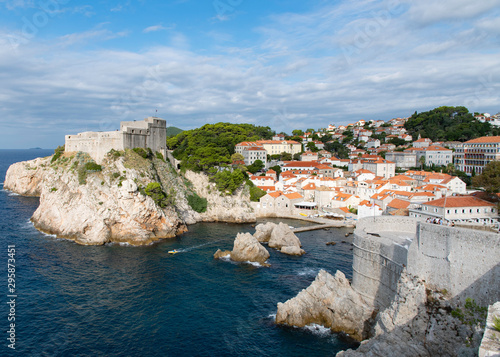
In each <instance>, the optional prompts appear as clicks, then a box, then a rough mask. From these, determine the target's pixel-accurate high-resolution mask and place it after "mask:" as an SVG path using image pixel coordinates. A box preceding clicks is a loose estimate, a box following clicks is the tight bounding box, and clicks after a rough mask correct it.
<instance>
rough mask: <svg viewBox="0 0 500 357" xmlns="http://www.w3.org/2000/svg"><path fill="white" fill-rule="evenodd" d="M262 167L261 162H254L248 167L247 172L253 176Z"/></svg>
mask: <svg viewBox="0 0 500 357" xmlns="http://www.w3.org/2000/svg"><path fill="white" fill-rule="evenodd" d="M264 166H265V165H264V163H263V162H262V160H255V161H254V163H253V164H252V165H250V166H248V171H250V172H251V173H252V174H255V173H256V172H257V171H260V170H262V169H263V168H264Z"/></svg>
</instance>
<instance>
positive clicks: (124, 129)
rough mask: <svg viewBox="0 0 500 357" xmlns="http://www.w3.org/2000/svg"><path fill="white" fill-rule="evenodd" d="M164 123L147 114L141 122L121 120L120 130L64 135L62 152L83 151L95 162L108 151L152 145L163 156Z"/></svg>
mask: <svg viewBox="0 0 500 357" xmlns="http://www.w3.org/2000/svg"><path fill="white" fill-rule="evenodd" d="M166 125H167V122H166V121H165V120H163V119H159V118H154V117H149V118H146V119H144V120H141V121H129V122H121V123H120V131H107V132H90V131H89V132H85V133H79V134H77V135H66V137H65V151H67V152H78V151H82V152H86V153H88V154H89V155H90V156H91V157H92V158H93V159H94V160H95V161H96V162H97V163H98V164H100V163H102V161H103V159H104V157H105V156H106V154H107V153H108V152H109V151H110V150H111V149H114V150H125V149H133V148H136V147H141V148H151V150H152V151H153V152H155V151H158V152H161V153H162V154H163V156H164V157H166V141H167V126H166Z"/></svg>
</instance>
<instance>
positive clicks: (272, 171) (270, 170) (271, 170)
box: [267, 169, 276, 174]
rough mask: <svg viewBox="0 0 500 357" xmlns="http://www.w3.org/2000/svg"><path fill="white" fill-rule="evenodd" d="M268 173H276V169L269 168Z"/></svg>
mask: <svg viewBox="0 0 500 357" xmlns="http://www.w3.org/2000/svg"><path fill="white" fill-rule="evenodd" d="M267 173H268V174H275V173H276V171H274V170H273V169H269V170H267Z"/></svg>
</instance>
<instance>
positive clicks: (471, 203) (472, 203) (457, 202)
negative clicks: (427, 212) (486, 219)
mask: <svg viewBox="0 0 500 357" xmlns="http://www.w3.org/2000/svg"><path fill="white" fill-rule="evenodd" d="M423 204H424V205H428V206H435V207H483V206H484V207H494V206H495V204H494V203H490V202H488V201H485V200H481V199H479V198H476V197H473V196H452V197H446V205H445V198H440V199H438V200H434V201H429V202H426V203H423Z"/></svg>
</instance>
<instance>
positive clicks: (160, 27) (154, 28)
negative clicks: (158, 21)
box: [142, 25, 174, 33]
mask: <svg viewBox="0 0 500 357" xmlns="http://www.w3.org/2000/svg"><path fill="white" fill-rule="evenodd" d="M173 28H174V26H169V27H165V26H163V25H153V26H149V27H146V28H145V29H144V30H142V32H143V33H148V32H156V31H166V30H172V29H173Z"/></svg>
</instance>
